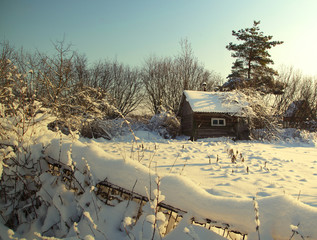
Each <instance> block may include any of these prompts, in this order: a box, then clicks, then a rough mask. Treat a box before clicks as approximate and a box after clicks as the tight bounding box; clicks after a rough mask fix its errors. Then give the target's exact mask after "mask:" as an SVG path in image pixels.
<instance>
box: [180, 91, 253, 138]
mask: <svg viewBox="0 0 317 240" xmlns="http://www.w3.org/2000/svg"><path fill="white" fill-rule="evenodd" d="M234 94H237V93H236V92H205V91H189V90H186V91H184V92H183V96H182V100H181V104H180V108H179V113H178V115H179V116H180V118H181V132H182V134H184V135H187V136H190V138H191V139H192V140H196V139H199V138H209V137H232V138H235V139H249V134H250V133H249V128H248V125H247V123H246V120H245V118H243V117H242V110H243V107H245V106H247V105H248V103H247V102H245V101H243V100H241V96H238V95H237V96H234Z"/></svg>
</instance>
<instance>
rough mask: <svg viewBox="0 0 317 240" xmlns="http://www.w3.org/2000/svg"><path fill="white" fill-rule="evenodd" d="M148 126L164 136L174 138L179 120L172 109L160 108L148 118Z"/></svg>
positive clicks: (177, 131)
mask: <svg viewBox="0 0 317 240" xmlns="http://www.w3.org/2000/svg"><path fill="white" fill-rule="evenodd" d="M149 128H150V129H151V130H153V131H156V132H158V133H159V134H160V135H161V136H162V137H164V138H175V137H176V136H177V135H178V134H179V131H180V122H179V120H178V119H177V117H176V115H175V114H174V113H173V112H172V111H167V110H166V109H164V108H161V110H160V111H159V113H158V114H155V115H154V116H153V117H152V119H151V120H150V122H149Z"/></svg>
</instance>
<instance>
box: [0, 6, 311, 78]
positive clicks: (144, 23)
mask: <svg viewBox="0 0 317 240" xmlns="http://www.w3.org/2000/svg"><path fill="white" fill-rule="evenodd" d="M316 12H317V1H316V0H302V1H298V0H266V1H250V0H245V1H244V0H241V1H236V0H223V1H221V0H143V1H141V0H135V1H133V0H113V1H108V0H104V1H101V0H91V1H90V0H89V1H88V0H85V1H83V0H54V1H48V0H24V1H22V0H1V2H0V40H1V41H3V40H7V41H9V42H10V43H11V44H13V45H14V46H15V47H16V48H19V47H21V46H23V47H24V49H26V50H30V51H34V50H35V49H38V50H39V51H43V52H47V53H50V51H51V50H52V49H53V46H52V41H56V40H61V39H63V36H64V35H65V37H66V42H68V43H72V44H73V49H74V50H77V51H78V52H79V53H84V54H86V56H87V58H88V60H89V62H90V63H93V62H95V61H97V60H99V59H106V58H107V59H114V58H117V60H118V61H119V62H123V63H125V64H129V65H130V66H140V65H142V64H143V62H144V60H145V59H146V58H147V57H149V56H150V55H152V54H155V55H157V56H171V57H173V56H175V55H176V54H177V53H178V52H179V51H180V46H179V42H180V40H181V39H184V38H187V39H188V40H189V42H190V43H191V44H192V48H193V51H194V54H195V56H196V57H197V58H198V59H199V61H201V62H202V63H203V64H204V66H205V67H206V68H207V69H209V70H214V71H215V72H217V73H220V74H221V75H222V76H223V77H226V76H227V75H228V74H229V73H230V71H231V65H232V62H233V61H234V59H233V58H232V57H231V56H230V54H231V53H230V52H229V51H228V50H226V48H225V46H226V45H227V44H228V43H229V42H230V41H235V39H234V37H233V36H232V35H231V32H232V30H239V29H241V28H246V27H251V26H252V24H253V20H260V21H261V25H260V28H261V30H262V31H263V32H264V33H265V34H266V35H273V40H282V41H284V42H285V43H284V44H282V45H279V46H277V47H276V48H274V49H272V50H271V51H270V53H271V55H272V58H273V60H274V61H275V66H274V67H275V68H276V69H277V68H279V66H280V65H286V66H294V67H295V68H297V69H301V70H302V71H303V73H304V74H307V75H317V60H316V58H317V13H316Z"/></svg>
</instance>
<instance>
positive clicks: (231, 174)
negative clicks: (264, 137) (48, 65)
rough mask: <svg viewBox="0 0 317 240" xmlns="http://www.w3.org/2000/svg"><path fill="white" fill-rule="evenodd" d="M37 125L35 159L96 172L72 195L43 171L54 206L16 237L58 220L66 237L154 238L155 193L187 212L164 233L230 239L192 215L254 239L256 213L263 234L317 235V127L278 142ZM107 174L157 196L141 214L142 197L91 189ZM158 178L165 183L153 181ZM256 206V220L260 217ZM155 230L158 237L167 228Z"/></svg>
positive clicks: (80, 172) (45, 194)
mask: <svg viewBox="0 0 317 240" xmlns="http://www.w3.org/2000/svg"><path fill="white" fill-rule="evenodd" d="M31 135H32V138H34V144H33V145H31V146H30V152H32V155H31V159H32V158H33V159H39V158H40V156H43V155H44V156H48V157H50V158H51V159H59V161H61V162H63V163H65V164H67V165H70V166H76V169H77V170H76V172H75V177H76V178H77V181H78V182H80V183H82V186H84V185H85V184H86V183H85V182H87V179H88V178H87V176H88V175H89V179H90V180H89V181H90V184H92V185H88V186H87V187H86V188H85V192H84V194H82V195H78V196H75V194H74V192H72V191H69V190H67V189H66V188H65V187H64V186H63V185H56V184H55V182H56V176H50V174H49V173H46V172H44V173H42V174H41V175H40V176H39V179H40V180H41V181H42V186H41V190H40V191H39V193H38V195H40V196H41V198H43V199H44V200H46V202H47V205H48V208H47V210H45V207H44V206H43V207H42V209H40V210H41V212H43V213H45V212H44V210H45V211H47V214H45V215H43V216H42V218H39V219H37V220H36V221H34V222H32V223H30V225H26V224H24V226H21V227H20V228H18V230H17V232H16V233H15V235H14V236H15V237H20V238H21V237H26V238H29V237H31V236H32V238H33V236H34V234H33V233H34V232H38V233H39V234H38V235H39V236H40V235H41V234H43V235H44V234H45V233H48V232H50V233H52V231H50V230H49V229H51V228H56V227H54V226H56V224H58V225H57V226H58V227H59V226H60V227H61V228H58V229H57V230H55V232H58V233H59V234H60V235H59V237H60V238H65V239H152V236H153V235H152V232H153V231H152V230H153V222H155V221H156V222H157V224H158V228H160V226H163V225H164V221H165V220H166V219H165V218H164V216H162V215H160V214H156V213H155V211H154V212H153V210H155V208H156V204H157V202H156V201H155V199H154V198H155V196H160V199H157V200H158V201H163V202H164V203H166V204H169V205H171V206H174V207H176V208H179V209H182V210H184V211H186V212H187V214H186V215H185V216H184V218H183V220H182V221H181V222H180V223H179V225H178V227H177V228H176V229H174V230H173V231H171V232H170V233H169V234H168V235H166V236H164V237H163V239H165V240H169V239H173V240H175V239H176V240H177V239H219V240H220V239H224V238H223V237H221V236H218V235H215V234H214V233H212V232H211V231H209V230H207V229H205V228H203V227H199V226H196V225H191V224H190V219H191V218H192V217H195V218H197V219H206V218H209V219H212V220H215V221H218V222H222V223H227V224H229V225H230V228H232V229H235V230H239V231H240V232H242V233H247V234H248V239H251V240H253V239H258V232H257V231H256V223H257V224H259V225H260V228H259V229H260V235H261V239H276V240H282V239H302V238H303V237H304V239H315V240H317V185H316V183H317V171H316V170H317V151H316V141H315V138H314V137H313V136H308V135H307V136H306V137H302V138H301V139H294V138H290V139H286V140H285V141H279V142H275V143H268V142H264V143H263V142H256V141H242V142H233V141H231V140H229V139H226V138H221V139H204V140H200V141H197V142H191V141H188V140H187V139H186V138H184V137H183V138H179V139H175V140H166V139H163V138H161V137H160V136H158V135H157V134H156V133H154V132H149V131H136V132H135V135H136V136H137V139H138V140H137V143H136V142H135V141H134V140H133V136H132V135H131V134H125V135H123V136H117V137H115V138H114V139H112V140H110V141H109V140H105V139H93V140H91V139H85V138H79V139H77V138H70V137H68V136H65V135H60V133H55V132H51V131H49V130H47V128H46V125H45V124H43V125H42V126H39V127H37V128H36V129H35V130H34V132H33V131H32V133H31ZM304 140H305V141H304ZM12 141H13V140H12ZM30 142H31V141H30ZM43 147H44V149H45V150H44V151H43ZM149 167H150V169H149ZM87 172H88V173H89V174H88V175H87ZM105 179H107V180H108V181H109V182H111V183H113V184H116V185H119V186H121V187H123V188H125V189H129V190H131V189H133V190H134V192H137V193H139V194H141V195H144V196H146V195H149V196H150V198H152V199H153V201H150V202H149V203H148V204H147V205H145V206H144V207H143V209H142V210H143V214H142V216H141V217H140V218H139V220H138V221H137V222H134V219H133V216H135V215H136V211H137V209H138V206H137V205H136V203H134V202H131V203H130V204H129V202H127V201H123V202H121V203H117V204H116V206H115V207H110V206H106V205H105V204H103V203H102V202H101V201H99V200H98V199H97V198H96V197H95V196H94V193H93V191H94V189H95V187H94V184H96V183H98V182H100V181H103V180H105ZM158 179H159V180H158ZM89 181H88V182H89ZM157 182H159V185H157ZM158 187H159V190H160V191H157V190H155V188H158ZM153 190H154V191H153ZM154 193H156V194H154ZM254 197H255V200H256V201H254V200H253V198H254ZM92 203H93V204H92ZM49 204H51V205H49ZM254 204H255V206H256V207H254ZM257 205H258V206H257ZM97 209H98V210H97ZM257 211H258V213H259V220H258V221H255V220H256V215H257ZM64 222H65V223H64ZM62 223H63V224H64V225H63V224H62ZM66 223H67V224H66ZM69 224H73V225H72V226H70V225H69ZM160 224H161V225H160ZM63 226H64V228H62V227H63ZM67 229H68V230H67ZM158 231H159V229H158ZM158 231H157V232H158ZM157 232H156V235H155V236H156V237H155V238H154V239H160V238H161V237H160V236H158V234H157ZM13 234H14V233H13V232H12V231H11V230H8V229H7V227H5V226H4V225H3V222H1V224H0V237H1V238H3V239H10V236H12V235H13ZM32 234H33V235H32ZM293 234H294V236H293ZM61 236H62V237H61ZM292 236H293V237H292ZM41 238H42V239H46V238H45V237H41Z"/></svg>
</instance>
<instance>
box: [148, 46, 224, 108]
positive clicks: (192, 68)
mask: <svg viewBox="0 0 317 240" xmlns="http://www.w3.org/2000/svg"><path fill="white" fill-rule="evenodd" d="M180 45H181V53H180V54H179V55H178V56H176V57H175V58H158V57H150V58H148V59H147V60H146V61H145V64H144V66H143V69H142V81H143V83H144V86H145V90H146V96H147V99H148V101H149V104H150V106H151V110H152V111H153V112H154V113H158V111H159V109H160V106H161V105H162V106H163V107H165V108H167V109H169V110H172V111H174V112H175V113H177V111H178V108H179V104H180V100H181V96H182V93H183V91H184V90H201V89H202V83H204V82H205V83H206V85H207V88H208V90H213V89H214V88H215V87H216V85H219V84H220V83H221V82H222V78H221V77H220V76H219V75H217V74H215V73H214V72H209V71H207V70H205V69H204V67H203V66H202V65H201V64H200V63H199V62H198V60H197V59H196V58H195V56H194V55H193V51H192V48H191V46H190V44H189V42H188V40H182V41H181V42H180Z"/></svg>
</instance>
